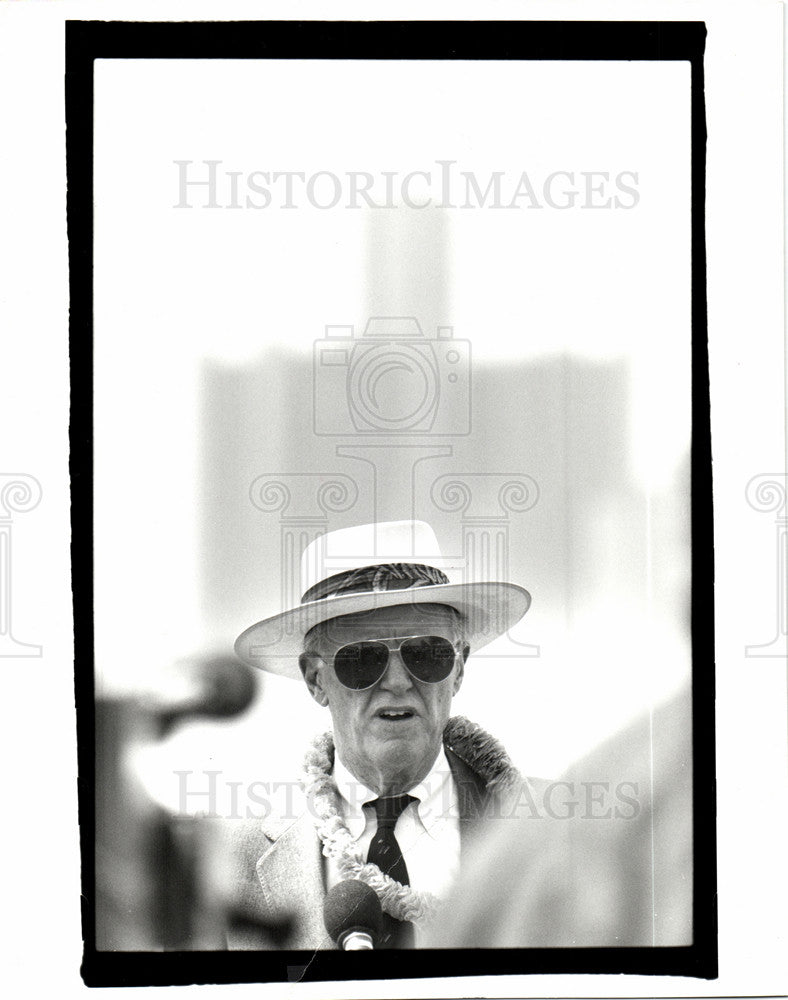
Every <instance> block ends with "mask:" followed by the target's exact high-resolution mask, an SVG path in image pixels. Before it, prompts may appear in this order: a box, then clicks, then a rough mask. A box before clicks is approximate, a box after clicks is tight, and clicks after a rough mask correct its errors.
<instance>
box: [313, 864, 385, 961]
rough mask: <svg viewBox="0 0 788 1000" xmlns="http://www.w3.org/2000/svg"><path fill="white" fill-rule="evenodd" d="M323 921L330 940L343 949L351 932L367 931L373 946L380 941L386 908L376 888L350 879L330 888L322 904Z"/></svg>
mask: <svg viewBox="0 0 788 1000" xmlns="http://www.w3.org/2000/svg"><path fill="white" fill-rule="evenodd" d="M323 920H324V922H325V925H326V930H327V931H328V933H329V934H330V935H331V940H332V941H334V942H335V943H336V944H338V945H339V947H340V948H341V947H342V943H343V940H344V939H345V938H346V937H347V935H348V934H350V933H351V932H352V931H364V932H366V933H367V934H369V936H370V937H371V938H372V942H373V944H375V945H376V944H377V943H378V941H379V940H380V932H381V928H382V924H383V909H382V908H381V905H380V900H379V899H378V897H377V894H376V893H375V890H374V889H371V888H370V887H369V886H368V885H367V884H366V882H359V881H358V879H354V878H349V879H345V881H344V882H338V883H337V884H336V885H335V886H334V888H333V889H330V890H329V892H328V894H327V895H326V898H325V902H324V903H323Z"/></svg>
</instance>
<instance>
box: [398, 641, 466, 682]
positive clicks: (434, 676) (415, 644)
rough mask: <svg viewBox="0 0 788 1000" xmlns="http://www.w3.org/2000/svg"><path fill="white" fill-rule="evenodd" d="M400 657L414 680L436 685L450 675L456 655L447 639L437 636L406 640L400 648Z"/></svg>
mask: <svg viewBox="0 0 788 1000" xmlns="http://www.w3.org/2000/svg"><path fill="white" fill-rule="evenodd" d="M400 655H401V656H402V660H403V662H404V664H405V666H406V667H407V668H408V670H409V671H410V672H411V673H412V674H413V676H414V677H415V678H416V680H418V681H423V682H424V683H426V684H437V683H438V681H443V680H445V679H446V678H447V677H448V676H449V674H450V673H451V671H452V667H453V666H454V658H455V655H456V654H455V650H454V646H452V644H451V643H450V642H449V640H448V639H444V638H443V637H442V636H439V635H422V636H418V637H416V638H414V639H406V640H405V642H403V643H402V646H401V647H400Z"/></svg>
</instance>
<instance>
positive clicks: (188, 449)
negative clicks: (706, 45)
mask: <svg viewBox="0 0 788 1000" xmlns="http://www.w3.org/2000/svg"><path fill="white" fill-rule="evenodd" d="M95 79H96V100H95V582H96V600H95V629H96V675H97V688H98V692H99V694H100V696H103V697H121V696H123V695H126V694H129V693H133V692H135V691H145V690H149V689H151V688H155V687H156V685H157V683H159V680H158V679H159V678H160V677H161V676H162V675H163V673H164V672H165V671H166V670H167V668H168V667H169V666H171V665H172V663H173V662H176V661H178V660H181V659H183V658H186V657H192V656H206V655H212V654H214V653H217V652H218V653H224V654H228V653H230V652H231V650H232V644H233V641H234V639H235V637H236V636H237V634H238V633H239V632H240V631H242V630H243V629H244V628H245V627H247V626H248V625H249V624H251V623H252V622H253V621H256V620H258V619H260V618H263V617H267V616H268V615H272V614H275V613H277V612H278V611H280V610H282V609H281V595H282V584H281V573H282V566H281V536H282V515H281V513H277V512H268V513H266V512H264V511H262V510H260V509H259V507H257V506H255V505H254V503H253V502H252V501H251V500H250V487H251V485H252V483H253V482H254V481H255V480H257V479H258V477H260V476H265V475H271V476H276V475H285V474H286V475H293V474H306V473H310V474H315V473H316V474H321V475H322V474H324V475H326V476H327V477H330V476H332V475H336V474H341V475H344V476H349V477H351V478H352V479H353V480H354V482H355V483H356V484H357V486H358V489H359V496H358V500H357V502H356V504H355V505H354V506H353V507H352V508H351V509H348V510H344V511H339V512H336V513H335V514H334V515H332V516H329V518H328V520H327V522H326V525H325V526H326V527H327V528H328V529H329V530H330V529H333V528H336V527H344V526H346V525H350V524H354V523H364V522H367V521H370V520H372V519H373V517H372V516H369V515H371V514H372V515H374V516H377V517H378V518H380V519H384V520H389V519H400V518H407V517H410V516H412V512H414V511H415V513H416V516H418V517H421V518H423V519H425V520H428V521H430V522H431V523H433V525H434V527H435V529H436V531H437V533H438V537H439V540H440V542H441V546H442V548H444V549H445V550H447V551H449V552H451V553H452V554H454V553H458V552H460V551H461V549H462V531H463V525H462V518H461V514H460V513H458V512H456V511H446V510H440V509H437V508H436V507H435V506H434V505H433V506H430V504H431V500H430V489H431V484H432V483H433V482H434V481H435V480H436V479H437V478H439V477H440V476H448V475H453V476H461V475H463V474H465V475H468V474H472V473H473V474H477V475H481V476H482V477H487V480H488V481H494V477H495V476H498V475H501V474H506V475H515V476H523V477H528V479H529V481H533V482H534V483H536V484H537V486H538V499H537V500H536V502H535V503H534V504H533V505H532V506H530V509H527V510H523V511H516V510H515V511H511V510H509V511H506V510H502V511H495V510H490V509H487V510H484V511H483V512H482V513H483V514H484V515H486V516H488V517H492V516H494V515H500V516H505V517H506V518H507V519H508V520H507V524H508V552H507V553H506V558H507V562H508V574H509V578H510V579H511V580H512V581H513V582H516V583H519V584H521V585H523V586H524V587H526V588H527V589H528V590H529V591H530V593H531V595H532V598H533V604H532V607H531V610H530V611H529V613H528V614H527V616H526V617H525V619H524V620H523V621H522V622H521V623H520V625H518V626H517V628H516V629H515V630H513V632H512V633H511V635H509V636H505V637H503V638H502V639H501V640H499V641H497V642H496V643H495V644H494V645H493V646H492V647H490V648H489V649H488V650H485V651H482V653H480V654H479V655H478V656H476V657H474V658H472V659H471V661H470V663H469V665H468V668H467V670H466V676H465V681H464V685H463V688H462V690H461V692H460V693H459V695H458V696H457V698H456V699H455V703H454V704H455V709H456V711H457V712H458V713H462V714H465V715H468V716H469V717H470V718H472V719H474V720H475V721H477V722H479V723H480V724H482V725H483V726H484V727H485V728H487V729H488V730H489V731H491V732H492V733H494V734H495V735H496V736H498V737H499V738H500V739H501V740H502V741H503V742H504V744H505V745H506V747H507V749H508V750H509V752H510V754H511V755H512V757H513V758H514V760H515V762H516V763H517V764H518V766H519V767H521V769H522V770H524V771H525V772H526V773H528V774H533V775H538V776H543V777H556V776H558V775H559V774H561V773H562V772H563V771H564V769H565V768H566V767H567V766H568V765H569V764H570V763H571V762H572V761H574V760H576V759H578V758H580V757H582V756H584V755H585V754H587V753H589V752H590V751H591V750H592V749H593V748H594V747H596V746H597V745H599V744H600V743H602V742H603V741H604V740H605V739H607V738H608V737H610V736H611V735H612V734H614V733H615V732H617V731H618V730H620V729H622V728H623V727H624V726H625V725H627V724H628V723H629V722H631V721H632V720H633V719H634V718H636V717H638V716H640V715H642V713H644V712H646V711H648V710H649V709H650V708H653V707H654V706H656V705H659V704H660V703H663V702H665V701H666V700H668V699H669V698H670V697H671V696H673V695H674V694H675V693H676V692H677V691H679V690H680V689H681V688H682V686H684V685H685V684H686V682H687V681H688V679H689V676H690V671H691V655H690V632H689V602H690V583H691V581H690V483H689V449H690V438H691V393H690V385H691V382H690V376H691V367H690V365H691V325H690V279H691V271H690V245H691V244H690V70H689V64H687V63H650V62H532V63H519V62H507V63H490V62H473V63H470V62H463V63H458V62H440V63H431V62H408V61H401V62H398V61H390V62H352V63H351V62H343V61H329V60H326V61H299V60H288V61H237V62H236V61H224V60H204V61H203V60H179V61H174V60H159V61H154V60H110V61H108V60H99V61H98V62H97V64H96V78H95ZM177 161H191V162H190V166H189V167H188V170H189V171H190V173H189V174H188V177H189V178H190V179H202V180H204V179H206V178H207V176H208V168H207V167H206V166H205V162H204V161H218V162H217V166H216V172H217V173H216V176H217V202H218V205H219V206H222V207H203V206H204V205H205V204H206V202H207V200H208V198H207V194H206V192H207V188H204V187H203V188H200V187H192V188H188V189H187V194H188V201H189V203H190V204H191V205H192V206H193V207H192V208H176V207H175V206H176V205H177V204H178V203H179V201H180V200H181V194H182V192H181V191H179V178H180V171H181V170H182V169H183V168H182V167H179V166H178V165H177ZM439 161H444V162H445V161H452V163H453V165H452V166H451V168H450V169H451V171H452V174H451V176H452V185H453V186H452V191H451V195H450V198H447V199H444V201H443V202H442V198H443V194H444V190H443V189H442V188H441V170H442V169H443V168H442V167H441V166H440V163H439ZM255 171H262V172H268V173H269V175H271V174H273V173H274V172H280V173H284V172H287V171H294V172H301V173H303V174H304V175H305V178H306V179H309V178H310V177H313V176H314V175H316V174H318V173H320V172H327V173H329V174H332V175H334V176H335V177H337V178H339V179H340V182H341V184H342V192H341V199H340V201H339V203H338V204H337V205H336V206H335V207H331V208H321V207H317V205H316V204H315V203H314V202H320V203H321V204H326V203H328V202H330V200H331V195H332V191H333V182H332V181H331V179H330V178H328V177H323V178H322V179H321V180H320V181H315V183H314V186H313V189H312V193H313V195H314V198H313V199H312V201H310V198H309V196H308V193H307V190H306V185H305V184H304V183H302V182H300V181H299V180H298V179H297V178H296V179H294V180H293V185H294V187H293V199H292V200H293V203H294V204H295V207H293V208H287V207H283V206H284V204H285V194H284V183H285V182H284V180H282V179H280V180H279V181H278V182H275V183H274V182H272V183H270V184H269V185H268V187H269V190H270V192H271V203H270V205H269V206H268V207H266V208H254V207H251V206H249V207H247V204H246V198H247V196H249V197H250V198H251V200H252V201H254V202H256V203H258V204H259V203H261V201H262V200H263V199H262V196H260V195H259V194H257V193H256V192H255V191H254V190H253V189H251V188H250V187H249V175H251V174H253V173H254V172H255ZM414 171H423V172H427V173H428V174H430V177H429V178H426V177H423V176H416V177H414V178H413V180H412V181H411V182H410V188H409V190H408V192H407V193H408V194H409V195H410V197H411V200H412V201H413V203H414V204H415V203H417V202H418V203H421V202H423V201H425V200H427V199H428V198H432V204H430V205H428V206H427V207H425V208H414V207H408V206H407V204H405V203H403V198H402V190H401V184H402V179H403V178H404V177H405V175H408V174H410V173H411V172H414ZM348 172H364V173H367V174H370V175H372V177H373V181H374V187H373V188H371V189H370V191H371V194H372V197H373V199H375V200H377V201H382V200H383V194H384V192H385V184H386V181H385V177H386V175H387V174H388V175H391V176H392V177H393V178H394V179H393V181H392V183H393V184H394V185H395V188H394V190H395V202H396V207H393V208H371V207H369V206H366V205H365V204H364V202H363V199H360V204H359V207H357V208H353V207H348V201H349V183H350V182H349V181H348V179H347V174H348ZM463 172H464V173H463ZM590 172H593V173H594V177H593V178H591V179H590V180H589V179H588V177H587V174H589V173H590ZM523 173H526V174H527V175H528V181H529V183H530V185H531V186H532V191H533V196H534V197H531V195H530V194H528V193H525V194H523V190H524V188H523V187H522V185H521V186H520V188H519V191H520V196H519V197H518V198H517V199H516V201H515V207H514V208H511V209H509V208H499V207H493V203H494V201H495V194H496V192H495V189H494V187H493V189H492V191H491V192H490V193H489V196H488V200H487V202H486V203H485V205H484V206H483V207H482V206H480V205H479V204H478V202H479V200H480V199H479V198H478V197H477V195H476V194H475V193H474V189H473V185H472V183H471V182H470V181H469V180H468V178H467V177H466V176H464V174H472V175H473V177H474V179H475V181H476V183H477V184H478V186H479V190H480V191H481V193H482V194H484V192H485V190H486V189H487V186H488V184H489V183H490V180H491V178H493V177H494V175H495V174H498V175H499V183H500V198H499V199H498V203H499V204H501V205H504V206H505V205H508V204H509V203H511V202H512V199H513V196H514V194H515V191H516V190H518V184H520V183H521V177H522V175H523ZM232 174H234V175H235V180H233V178H232ZM600 174H607V175H608V176H607V179H605V178H601V177H600ZM551 175H555V176H554V178H553V181H552V182H551V184H552V187H550V188H549V189H548V190H549V197H546V196H545V183H546V181H547V179H548V178H549V177H550V176H551ZM621 175H626V176H625V177H624V180H623V184H625V185H627V186H628V188H629V189H630V192H631V190H634V191H635V192H636V193H635V195H632V194H631V193H629V194H628V193H627V191H626V190H625V189H623V188H622V187H620V186H617V182H616V178H618V177H620V176H621ZM633 175H636V178H635V177H633ZM257 183H258V184H263V185H264V183H265V182H264V181H262V180H261V179H260V178H259V177H258V178H257ZM233 184H237V189H236V191H237V198H235V203H237V204H239V205H240V207H238V208H233V207H227V206H230V205H231V204H232V203H233V200H234V196H233V191H232V185H233ZM587 185H590V188H591V189H594V190H590V189H589V187H587ZM469 191H470V194H469ZM573 191H574V192H575V194H574V195H572V192H573ZM551 199H552V201H553V202H554V204H550V203H549V202H550V200H551ZM468 200H469V201H470V204H471V206H473V207H463V206H464V205H465V204H466V203H467V202H468ZM608 200H609V201H608ZM616 200H618V202H619V204H618V206H617V205H616ZM606 202H608V204H606V205H605V203H606ZM441 203H445V204H446V207H436V206H437V205H439V204H441ZM449 203H450V204H449ZM598 206H599V207H598ZM372 316H405V317H410V316H412V317H416V318H417V319H418V321H419V323H420V325H421V328H422V330H423V331H424V334H425V338H427V339H429V340H431V341H434V340H435V338H436V331H437V328H438V327H446V326H449V327H452V328H453V337H454V339H455V340H457V341H467V342H470V356H471V360H470V363H469V366H468V378H469V380H470V385H471V390H472V391H471V401H470V407H471V409H470V413H471V424H470V432H469V433H468V434H466V435H463V436H450V435H443V436H442V435H441V434H440V433H438V432H435V433H433V434H432V435H428V436H427V437H426V439H425V437H421V438H419V439H418V440H416V439H415V438H408V439H407V443H408V445H414V444H415V445H416V446H418V447H416V448H413V447H411V448H388V449H380V451H381V453H382V457H381V459H380V463H379V467H378V469H377V470H376V472H377V476H378V478H377V487H376V488H375V487H373V485H372V478H371V471H370V470H371V466H370V465H369V463H368V462H366V463H365V462H363V461H359V459H358V458H353V457H349V456H348V455H347V454H338V451H337V448H338V446H345V447H348V446H349V447H350V448H351V450H352V448H353V446H355V445H358V444H359V443H360V441H359V439H358V436H357V437H356V438H354V437H353V436H352V433H350V436H344V437H341V436H334V437H332V436H331V435H330V434H327V435H316V434H315V426H314V423H313V415H314V414H313V395H312V388H313V387H312V376H313V353H314V345H315V342H317V341H321V340H323V339H324V337H325V327H326V326H327V325H348V326H350V325H352V326H354V328H355V331H356V335H359V334H360V333H361V331H363V329H364V327H365V325H366V322H367V320H368V319H369V318H370V317H372ZM337 385H339V383H337ZM436 426H438V429H439V430H440V426H439V425H437V424H436ZM367 440H368V439H367ZM388 440H389V441H390V440H391V439H388ZM395 443H396V442H395ZM428 446H429V447H428ZM430 447H431V448H432V453H431V452H430ZM441 447H442V448H443V451H442V452H440V448H441ZM418 448H421V449H422V450H421V451H418ZM436 453H437V454H436ZM416 454H417V455H418V456H420V457H422V458H423V460H422V461H420V462H418V463H416V464H414V455H416ZM414 469H415V471H414ZM467 513H473V512H466V514H467ZM535 647H538V655H536V653H537V650H536V648H535ZM259 680H260V684H259V691H258V695H257V698H256V700H255V702H254V704H253V705H252V707H251V708H250V710H249V711H248V712H247V713H246V714H245V715H243V716H241V717H239V718H238V719H236V720H234V721H230V722H203V723H192V724H190V725H189V726H186V727H184V728H182V729H181V730H179V731H177V732H176V733H175V734H174V735H173V736H172V737H171V738H169V739H168V740H167V741H165V742H164V744H162V745H160V746H158V747H157V748H156V749H155V751H151V752H149V753H147V754H146V755H144V756H143V757H141V758H140V759H139V760H138V761H137V767H138V768H139V770H140V773H141V774H142V775H143V777H144V781H145V782H146V784H147V786H148V788H149V790H150V792H151V794H153V795H154V796H156V797H157V798H158V799H159V800H160V801H162V802H166V803H175V802H176V801H177V796H178V782H177V779H176V777H175V775H174V772H175V771H177V770H192V771H194V772H199V771H200V770H202V769H205V768H211V769H214V770H216V769H221V770H222V772H223V774H225V775H227V777H228V780H229V779H232V780H253V779H255V778H260V777H264V778H268V777H271V776H282V777H285V778H286V777H289V778H292V777H293V776H294V774H295V773H296V772H297V766H298V761H299V760H300V758H301V756H302V754H303V750H304V747H305V744H306V742H307V740H308V738H309V736H310V735H311V734H312V733H314V732H315V731H318V730H319V729H320V728H325V727H327V725H328V723H329V718H328V715H327V713H326V712H325V711H324V710H322V709H319V708H318V707H317V706H316V705H314V704H313V703H312V702H311V700H310V699H309V697H308V694H307V692H306V689H305V688H304V687H303V686H301V685H298V684H296V683H293V682H291V681H287V680H282V679H279V678H277V677H270V676H267V675H261V676H260V678H259Z"/></svg>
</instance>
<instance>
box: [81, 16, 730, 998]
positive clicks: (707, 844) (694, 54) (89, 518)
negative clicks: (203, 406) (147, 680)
mask: <svg viewBox="0 0 788 1000" xmlns="http://www.w3.org/2000/svg"><path fill="white" fill-rule="evenodd" d="M705 41H706V27H705V24H703V23H702V22H690V21H687V22H667V21H663V22H654V21H638V22H628V21H612V22H611V21H607V22H594V21H416V22H411V21H392V22H387V21H371V22H357V21H306V22H294V21H246V22H244V21H223V22H120V21H114V22H113V21H106V22H101V21H67V22H66V79H65V86H66V126H67V134H66V152H67V173H68V196H67V211H68V241H69V273H70V277H69V289H70V319H69V337H70V358H71V423H70V445H71V455H70V474H71V494H72V518H71V519H72V548H71V552H72V580H73V594H74V644H75V694H76V703H77V737H78V755H79V782H78V784H79V822H80V831H81V859H82V929H83V937H84V954H83V963H82V967H81V972H82V977H83V980H84V982H85V983H86V984H87V985H88V986H158V985H162V986H163V985H186V984H195V983H196V984H203V983H254V982H292V981H297V980H304V981H321V980H323V981H337V980H346V979H355V980H372V979H399V978H403V977H407V978H417V979H421V978H425V977H438V976H440V977H443V976H452V977H454V976H479V975H517V974H530V973H540V974H546V973H617V974H620V973H629V974H638V975H683V976H693V977H698V978H704V979H713V978H716V976H717V876H716V788H715V781H716V776H715V757H714V732H715V725H714V723H715V719H714V698H715V676H714V601H713V597H714V594H713V589H714V564H713V556H714V548H713V524H712V482H711V430H710V415H709V375H708V343H707V335H708V331H707V306H706V247H705V210H704V205H705V170H706V120H705V100H704V75H703V56H704V50H705ZM99 58H101V59H113V58H117V59H156V58H167V59H196V58H200V59H273V58H276V59H310V58H311V59H317V58H319V59H378V60H383V59H398V60H403V59H432V60H442V59H473V60H544V59H551V60H649V61H671V60H672V61H677V60H679V61H686V62H689V63H690V66H691V116H692V164H691V185H692V448H691V469H692V472H691V475H692V513H691V524H692V560H691V564H692V612H691V627H692V662H693V667H692V698H693V744H692V745H693V820H694V841H693V843H694V870H693V944H692V945H690V946H687V947H666V948H577V949H567V948H561V949H542V948H539V949H475V950H459V949H458V950H430V951H428V950H425V951H416V952H409V953H408V956H407V960H406V961H403V956H402V954H401V953H397V952H354V953H352V954H351V955H348V954H346V953H344V952H339V951H321V952H316V953H311V952H300V951H296V952H288V951H279V952H274V951H267V952H244V951H232V952H229V951H228V952H198V951H189V952H100V951H97V950H96V947H95V941H96V927H95V899H96V871H95V831H96V816H95V751H96V739H95V706H94V696H95V687H94V646H93V397H92V375H93V321H92V310H93V64H94V60H95V59H99Z"/></svg>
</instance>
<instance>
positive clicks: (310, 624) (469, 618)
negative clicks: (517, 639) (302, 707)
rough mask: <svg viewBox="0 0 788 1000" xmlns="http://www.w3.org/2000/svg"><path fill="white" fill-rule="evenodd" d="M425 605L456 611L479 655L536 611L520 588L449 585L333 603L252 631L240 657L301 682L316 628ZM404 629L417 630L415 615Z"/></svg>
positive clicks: (241, 641) (296, 611) (242, 641)
mask: <svg viewBox="0 0 788 1000" xmlns="http://www.w3.org/2000/svg"><path fill="white" fill-rule="evenodd" d="M424 604H445V605H448V606H449V607H451V608H455V609H456V610H457V611H458V612H459V614H460V615H461V616H462V618H463V622H464V626H465V628H464V637H465V641H466V642H467V643H468V645H469V646H470V651H471V652H472V653H474V652H476V650H478V649H481V648H482V647H484V646H486V645H487V644H488V643H491V642H492V641H493V640H494V639H497V638H498V637H499V636H501V635H503V634H504V632H507V631H508V630H509V629H510V628H512V627H513V626H514V625H516V624H517V622H519V621H520V619H521V618H522V617H523V615H524V614H525V613H526V611H528V608H529V607H530V606H531V595H530V594H529V593H528V591H527V590H525V589H524V588H523V587H518V586H517V585H516V584H514V583H459V584H453V583H446V584H436V585H435V586H428V587H415V588H408V589H406V590H382V591H375V592H371V591H370V592H363V593H356V594H346V595H344V596H339V597H329V598H326V599H324V600H320V601H313V602H311V603H308V604H301V605H299V606H298V607H297V608H293V609H292V610H291V611H285V612H283V613H282V614H279V615H274V617H273V618H266V619H264V620H263V621H260V622H257V623H256V624H254V625H251V626H250V627H249V628H248V629H246V630H245V631H244V632H242V633H241V634H240V635H239V636H238V638H237V639H236V641H235V652H236V653H237V655H238V656H239V657H240V658H241V659H242V660H243V661H244V663H248V664H249V665H250V666H252V667H259V668H260V669H261V670H266V671H268V672H269V673H273V674H279V675H281V676H282V677H290V678H292V679H293V680H299V679H300V678H301V669H300V667H299V665H298V658H299V656H300V655H301V653H302V652H303V650H304V636H305V635H306V634H307V632H308V631H309V630H310V629H311V628H314V627H315V625H319V624H320V623H321V622H325V621H329V620H330V619H331V618H339V617H340V616H342V615H351V614H357V613H359V612H362V611H372V610H373V609H375V608H390V607H396V606H398V605H401V606H408V605H411V606H412V605H424ZM403 624H404V625H406V626H407V627H412V626H413V615H412V613H409V615H408V620H407V622H404V623H403Z"/></svg>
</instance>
